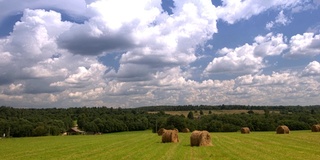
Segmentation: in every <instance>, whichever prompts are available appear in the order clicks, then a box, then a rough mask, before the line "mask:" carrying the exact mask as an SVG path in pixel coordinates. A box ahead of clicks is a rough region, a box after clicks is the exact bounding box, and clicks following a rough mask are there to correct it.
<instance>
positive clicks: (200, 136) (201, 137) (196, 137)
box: [190, 130, 212, 146]
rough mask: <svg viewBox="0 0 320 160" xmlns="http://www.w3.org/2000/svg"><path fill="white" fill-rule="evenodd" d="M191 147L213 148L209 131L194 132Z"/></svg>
mask: <svg viewBox="0 0 320 160" xmlns="http://www.w3.org/2000/svg"><path fill="white" fill-rule="evenodd" d="M190 144H191V146H212V141H211V136H210V134H209V132H208V131H197V130H195V131H193V132H192V133H191V136H190Z"/></svg>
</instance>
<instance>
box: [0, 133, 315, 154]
mask: <svg viewBox="0 0 320 160" xmlns="http://www.w3.org/2000/svg"><path fill="white" fill-rule="evenodd" d="M190 134H191V133H179V139H180V142H179V143H176V144H174V143H165V144H164V143H161V137H160V136H158V135H157V134H154V133H151V131H150V130H149V131H138V132H121V133H110V134H104V135H80V136H47V137H28V138H5V139H0V159H3V160H10V159H14V160H17V159H23V160H25V159H45V160H47V159H64V160H65V159H93V160H97V159H115V160H118V159H123V160H131V159H137V160H149V159H162V160H168V159H181V160H185V159H192V160H197V159H199V160H200V159H201V160H202V159H237V160H238V159H244V160H248V159H252V160H257V159H297V160H298V159H299V160H301V159H320V133H314V132H311V131H291V132H290V134H288V135H278V134H275V132H251V133H250V134H240V133H239V132H236V133H210V134H211V137H212V143H213V146H210V147H190V142H189V138H190Z"/></svg>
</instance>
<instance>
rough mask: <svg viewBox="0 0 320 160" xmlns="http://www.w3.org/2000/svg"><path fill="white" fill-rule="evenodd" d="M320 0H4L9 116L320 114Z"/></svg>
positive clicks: (0, 23) (1, 46)
mask: <svg viewBox="0 0 320 160" xmlns="http://www.w3.org/2000/svg"><path fill="white" fill-rule="evenodd" d="M319 15H320V0H268V1H262V0H261V1H257V0H211V1H210V0H136V1H129V0H72V1H64V0H55V1H43V0H24V1H20V0H0V105H5V106H12V107H23V108H52V107H57V108H68V107H82V106H87V107H92V106H96V107H100V106H106V107H122V108H131V107H140V106H151V105H221V104H229V105H233V104H239V105H260V106H266V105H268V106H269V105H273V106H274V105H302V106H307V105H319V104H320V94H319V93H320V16H319Z"/></svg>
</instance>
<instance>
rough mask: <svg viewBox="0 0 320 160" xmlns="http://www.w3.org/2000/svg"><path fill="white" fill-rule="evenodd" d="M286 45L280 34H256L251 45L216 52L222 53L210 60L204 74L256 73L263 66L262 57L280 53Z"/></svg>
mask: <svg viewBox="0 0 320 160" xmlns="http://www.w3.org/2000/svg"><path fill="white" fill-rule="evenodd" d="M285 49H287V45H286V44H285V42H284V37H283V35H282V34H277V35H275V36H274V35H273V34H272V33H269V34H267V35H266V36H257V37H256V38H255V43H253V44H252V45H249V44H245V45H243V46H240V47H237V48H235V49H230V48H223V49H221V50H220V51H218V53H219V54H220V55H223V56H222V57H217V58H214V59H213V60H212V62H210V63H209V64H208V66H207V67H206V69H205V71H204V74H217V73H227V74H248V73H257V72H259V71H260V70H261V69H263V68H264V67H265V64H264V61H263V59H264V57H266V56H275V55H280V54H281V53H282V52H283V51H284V50H285Z"/></svg>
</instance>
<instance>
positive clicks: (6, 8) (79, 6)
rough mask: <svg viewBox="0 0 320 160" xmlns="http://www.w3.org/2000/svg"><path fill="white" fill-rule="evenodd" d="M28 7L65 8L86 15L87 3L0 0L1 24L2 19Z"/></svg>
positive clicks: (76, 13)
mask: <svg viewBox="0 0 320 160" xmlns="http://www.w3.org/2000/svg"><path fill="white" fill-rule="evenodd" d="M26 8H30V9H38V8H46V9H57V10H63V11H64V12H67V13H69V14H70V15H73V16H75V17H77V16H83V15H85V14H84V13H85V10H86V4H85V2H84V0H72V1H64V0H55V1H42V0H24V1H20V0H10V1H6V0H3V1H0V10H1V12H0V24H1V23H2V20H4V19H5V18H7V17H8V16H12V15H16V14H20V13H21V12H23V11H24V10H25V9H26Z"/></svg>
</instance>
